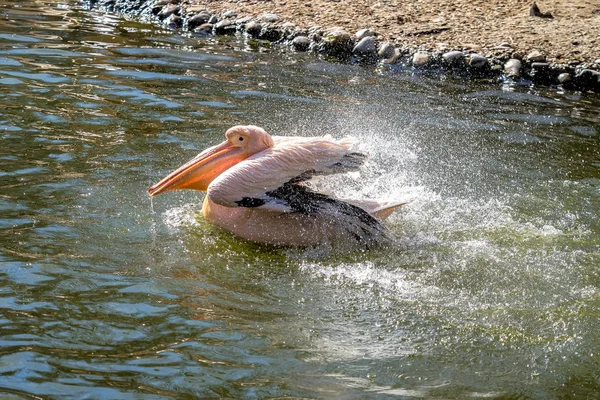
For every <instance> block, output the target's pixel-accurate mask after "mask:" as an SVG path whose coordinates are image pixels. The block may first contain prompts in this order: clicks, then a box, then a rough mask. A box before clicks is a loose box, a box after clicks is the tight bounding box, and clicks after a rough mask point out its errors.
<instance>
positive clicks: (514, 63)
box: [504, 58, 522, 78]
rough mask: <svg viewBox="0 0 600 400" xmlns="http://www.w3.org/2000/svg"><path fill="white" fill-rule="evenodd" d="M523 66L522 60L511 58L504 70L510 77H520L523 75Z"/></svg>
mask: <svg viewBox="0 0 600 400" xmlns="http://www.w3.org/2000/svg"><path fill="white" fill-rule="evenodd" d="M521 66H522V64H521V60H517V59H516V58H511V59H510V60H508V61H507V62H506V64H504V72H505V73H506V75H508V76H510V77H513V78H518V77H519V76H521Z"/></svg>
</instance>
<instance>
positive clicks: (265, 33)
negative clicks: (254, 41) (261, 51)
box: [258, 23, 283, 42]
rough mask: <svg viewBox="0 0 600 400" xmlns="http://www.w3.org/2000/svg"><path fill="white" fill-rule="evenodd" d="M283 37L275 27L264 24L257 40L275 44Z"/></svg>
mask: <svg viewBox="0 0 600 400" xmlns="http://www.w3.org/2000/svg"><path fill="white" fill-rule="evenodd" d="M282 37H283V32H282V31H281V30H280V29H279V28H278V27H277V25H273V24H269V23H265V24H263V26H262V30H261V31H260V36H259V37H258V38H259V39H262V40H268V41H269V42H276V41H278V40H280V39H281V38H282Z"/></svg>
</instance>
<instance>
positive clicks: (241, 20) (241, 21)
mask: <svg viewBox="0 0 600 400" xmlns="http://www.w3.org/2000/svg"><path fill="white" fill-rule="evenodd" d="M250 21H252V17H242V18H238V19H236V20H235V24H236V25H237V26H238V27H240V28H244V27H245V26H246V24H248V23H249V22H250Z"/></svg>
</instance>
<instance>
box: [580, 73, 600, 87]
mask: <svg viewBox="0 0 600 400" xmlns="http://www.w3.org/2000/svg"><path fill="white" fill-rule="evenodd" d="M576 78H577V80H578V81H579V82H581V83H582V84H584V85H586V86H587V85H589V86H592V87H593V86H598V85H600V72H598V71H594V70H593V69H583V70H581V71H580V72H579V73H578V74H577V75H576Z"/></svg>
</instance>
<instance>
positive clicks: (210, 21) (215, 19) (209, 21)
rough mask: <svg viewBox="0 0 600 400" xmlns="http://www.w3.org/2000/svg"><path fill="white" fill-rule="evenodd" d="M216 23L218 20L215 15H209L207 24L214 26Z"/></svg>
mask: <svg viewBox="0 0 600 400" xmlns="http://www.w3.org/2000/svg"><path fill="white" fill-rule="evenodd" d="M217 22H219V18H217V16H216V15H211V16H210V18H209V19H208V22H207V24H213V25H214V24H216V23H217Z"/></svg>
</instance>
